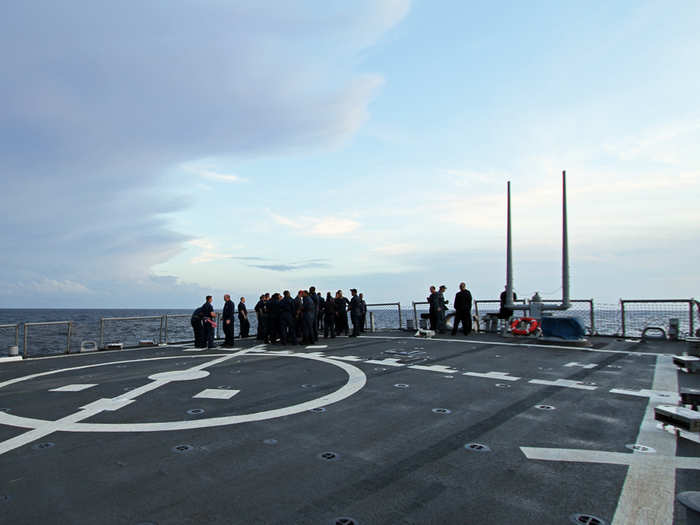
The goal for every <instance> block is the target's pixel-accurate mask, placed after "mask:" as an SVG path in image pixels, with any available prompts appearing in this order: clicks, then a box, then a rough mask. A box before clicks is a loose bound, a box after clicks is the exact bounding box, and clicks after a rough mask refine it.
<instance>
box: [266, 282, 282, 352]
mask: <svg viewBox="0 0 700 525" xmlns="http://www.w3.org/2000/svg"><path fill="white" fill-rule="evenodd" d="M267 316H268V319H267V325H268V335H269V338H270V342H271V343H272V344H275V343H276V342H277V339H279V338H280V294H278V293H277V292H275V293H273V294H272V297H271V298H270V300H269V301H268V302H267Z"/></svg>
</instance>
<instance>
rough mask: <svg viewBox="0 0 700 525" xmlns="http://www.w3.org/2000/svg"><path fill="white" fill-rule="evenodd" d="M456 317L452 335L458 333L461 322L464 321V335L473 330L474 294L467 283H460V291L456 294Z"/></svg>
mask: <svg viewBox="0 0 700 525" xmlns="http://www.w3.org/2000/svg"><path fill="white" fill-rule="evenodd" d="M454 307H455V319H454V322H453V324H452V335H457V328H458V327H459V323H460V322H461V323H462V330H463V331H464V335H469V334H470V333H471V331H472V294H471V292H470V291H469V290H467V285H466V284H465V283H459V292H457V295H455V302H454Z"/></svg>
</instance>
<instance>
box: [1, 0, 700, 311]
mask: <svg viewBox="0 0 700 525" xmlns="http://www.w3.org/2000/svg"><path fill="white" fill-rule="evenodd" d="M698 25H700V3H698V2H697V1H695V0H688V1H684V0H678V1H674V2H673V8H672V9H671V8H669V4H668V2H661V1H640V0H634V1H626V0H618V1H616V2H604V1H591V2H573V1H563V2H562V1H541V2H534V3H533V2H520V1H511V2H506V1H500V2H468V1H463V0H456V1H451V0H444V1H441V2H431V1H428V0H414V1H409V0H357V1H354V2H344V1H333V0H331V1H329V0H323V1H321V0H319V1H315V0H307V1H303V2H296V3H292V2H282V1H264V0H263V1H255V2H252V1H224V0H197V1H194V0H191V1H167V2H166V1H153V2H145V3H144V2H104V1H92V0H91V1H69V2H53V1H46V2H41V1H36V2H3V3H2V5H1V6H0V63H2V64H3V66H2V68H0V183H1V187H2V191H1V192H0V209H1V210H2V211H1V212H0V217H2V219H1V220H2V222H1V223H0V242H1V243H2V247H3V248H2V250H1V251H0V268H1V270H2V271H0V307H10V308H12V307H16V308H33V307H44V308H64V307H65V308H78V307H89V308H100V307H128V308H139V307H143V308H150V307H153V308H160V307H164V308H166V307H167V308H189V307H194V306H196V305H198V304H200V303H201V302H202V301H203V297H204V295H207V294H212V295H214V296H215V297H216V302H217V303H219V304H220V303H221V298H220V296H222V295H223V294H224V293H231V294H232V295H233V296H234V297H240V296H241V295H245V296H248V297H251V298H255V297H257V296H258V295H260V293H262V292H264V291H270V292H274V291H281V290H284V289H289V290H293V291H295V290H298V289H300V288H308V287H309V286H312V285H315V286H316V287H317V289H319V290H321V291H324V292H325V291H327V290H333V291H335V290H337V289H343V290H344V291H345V293H346V294H347V293H348V290H349V289H350V288H351V287H354V288H358V289H359V290H360V291H363V292H364V293H365V298H366V300H367V301H368V302H369V303H373V302H387V301H401V302H402V303H403V304H406V305H407V306H408V304H410V302H411V301H412V300H416V301H417V300H423V299H424V298H425V296H426V295H427V289H428V286H430V285H431V284H436V285H439V284H445V285H446V286H447V288H448V292H447V293H448V295H450V294H452V293H454V292H455V291H456V290H457V285H458V283H459V282H460V281H465V282H466V283H467V286H468V288H469V289H470V290H471V291H472V294H473V295H474V297H475V298H477V299H493V298H496V297H497V296H498V294H499V293H500V291H501V290H502V289H503V286H504V283H505V238H506V229H505V228H506V185H507V182H508V181H511V190H512V214H513V257H514V284H515V290H516V292H517V293H518V295H519V296H521V297H529V296H531V295H532V294H534V292H535V291H539V292H540V294H541V295H542V296H543V297H549V298H557V297H560V296H561V173H562V171H563V170H566V172H567V190H568V207H569V237H570V239H569V244H570V257H571V260H570V268H571V295H572V298H574V299H588V298H594V299H596V301H598V302H603V303H614V302H616V301H617V300H618V299H619V298H689V297H693V296H694V297H700V272H699V271H698V260H700V230H699V228H698V224H700V207H699V206H698V199H699V197H700V147H698V144H700V68H698V67H697V64H698V61H699V60H700V58H699V57H700V32H698V31H697V27H698Z"/></svg>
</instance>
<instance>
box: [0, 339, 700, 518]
mask: <svg viewBox="0 0 700 525" xmlns="http://www.w3.org/2000/svg"><path fill="white" fill-rule="evenodd" d="M683 350H684V348H683V345H682V344H681V343H675V344H673V343H661V342H658V343H643V344H639V343H636V342H632V341H624V340H615V339H608V338H605V339H598V340H596V341H594V347H593V348H566V347H559V346H556V345H554V346H552V345H549V346H539V345H532V344H531V341H530V340H525V341H523V340H519V339H505V338H500V337H495V336H470V337H468V338H464V337H462V336H458V337H454V338H452V337H449V336H447V337H438V338H435V339H432V340H426V339H418V338H415V337H412V336H411V335H410V334H406V333H403V332H391V333H382V334H373V335H368V336H365V337H361V338H359V339H351V338H346V337H339V338H336V339H327V340H324V339H321V340H320V341H319V343H318V344H317V345H314V346H313V347H309V346H289V347H281V346H279V345H264V346H261V345H257V344H256V342H255V341H245V342H242V343H241V342H239V341H237V347H236V348H234V349H228V350H226V349H221V348H217V349H215V350H204V351H194V349H193V348H192V347H191V346H188V345H184V346H182V345H181V346H171V347H167V348H162V347H161V348H157V349H143V350H133V351H122V352H100V353H97V354H87V355H76V356H66V357H59V358H46V359H32V360H26V361H23V362H18V363H5V364H3V365H2V366H0V408H1V409H3V411H2V412H0V472H2V476H1V478H0V512H1V513H2V514H1V515H2V516H3V520H6V521H7V522H8V523H33V524H35V523H119V524H121V523H125V524H131V523H133V524H137V523H158V524H161V525H162V524H166V523H191V524H200V523H241V524H248V523H280V524H282V523H294V524H297V523H309V524H332V523H336V522H338V523H342V522H343V521H342V520H340V518H347V520H346V521H345V523H359V524H375V523H378V524H385V523H386V524H395V523H416V524H424V523H459V524H472V523H473V524H484V523H489V524H490V523H493V524H515V523H517V524H566V523H572V517H575V516H576V515H583V518H582V519H585V517H586V516H590V517H595V518H599V519H600V520H601V522H603V523H615V524H621V523H629V524H631V523H642V522H643V521H641V520H642V519H646V520H647V522H648V523H678V524H681V523H685V519H684V511H683V510H682V509H679V508H674V497H675V494H676V493H678V492H681V491H684V490H696V489H698V487H700V471H698V470H697V469H698V468H700V459H698V457H699V456H700V445H698V444H696V443H694V442H692V441H688V440H685V439H678V438H676V437H675V436H674V435H672V434H670V433H669V432H666V431H665V430H663V429H661V428H658V427H657V425H656V424H655V423H653V421H652V422H649V423H648V424H646V425H643V424H642V423H643V421H644V420H645V417H646V418H649V413H650V412H649V408H650V407H652V408H653V406H654V405H655V404H660V403H664V402H665V403H669V404H675V403H676V402H677V398H676V395H677V392H678V383H679V380H680V383H681V385H687V386H700V385H698V383H700V381H697V380H696V378H695V376H689V375H684V374H680V377H679V373H678V372H677V370H676V369H675V367H674V366H673V365H672V363H671V357H670V356H671V355H672V354H674V353H679V352H682V351H683ZM651 414H652V417H653V410H651ZM633 445H643V446H645V447H646V448H643V447H642V448H640V447H637V450H636V451H635V450H633V449H632V446H633ZM681 457H683V458H691V459H679V458H681ZM623 487H624V490H623ZM640 516H641V518H640ZM350 520H352V521H350ZM654 520H657V521H654ZM658 520H662V521H658ZM581 523H585V521H581ZM592 523H595V521H592Z"/></svg>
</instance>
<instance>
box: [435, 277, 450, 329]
mask: <svg viewBox="0 0 700 525" xmlns="http://www.w3.org/2000/svg"><path fill="white" fill-rule="evenodd" d="M446 290H447V286H445V285H444V284H443V285H441V286H440V291H439V292H438V305H439V308H438V331H439V332H440V333H441V334H444V333H445V332H446V331H447V326H446V323H445V317H446V315H447V304H448V303H449V302H450V301H446V300H445V291H446Z"/></svg>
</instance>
